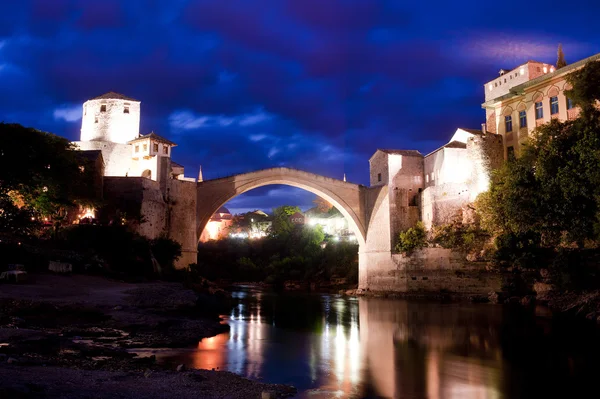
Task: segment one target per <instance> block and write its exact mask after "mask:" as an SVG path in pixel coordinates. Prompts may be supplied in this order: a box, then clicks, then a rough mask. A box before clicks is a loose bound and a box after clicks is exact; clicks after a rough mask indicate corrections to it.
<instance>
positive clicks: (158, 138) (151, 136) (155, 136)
mask: <svg viewBox="0 0 600 399" xmlns="http://www.w3.org/2000/svg"><path fill="white" fill-rule="evenodd" d="M146 139H152V140H155V141H158V142H160V143H165V144H169V145H172V146H176V145H177V144H175V143H174V142H172V141H171V140H167V139H166V138H164V137H161V136H159V135H158V134H156V133H154V132H152V133H150V134H146V135H143V136H140V137H138V138H137V139H133V140H131V141H130V142H129V144H131V143H135V142H136V141H141V140H146Z"/></svg>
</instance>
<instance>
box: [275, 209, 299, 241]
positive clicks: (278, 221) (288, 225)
mask: <svg viewBox="0 0 600 399" xmlns="http://www.w3.org/2000/svg"><path fill="white" fill-rule="evenodd" d="M296 212H302V211H301V210H300V208H299V207H297V206H289V205H284V206H280V207H278V208H275V209H273V225H272V227H271V234H272V235H273V236H275V237H277V236H286V235H289V234H291V233H292V231H294V229H295V228H296V225H295V224H294V223H292V221H291V220H290V216H291V215H293V214H294V213H296Z"/></svg>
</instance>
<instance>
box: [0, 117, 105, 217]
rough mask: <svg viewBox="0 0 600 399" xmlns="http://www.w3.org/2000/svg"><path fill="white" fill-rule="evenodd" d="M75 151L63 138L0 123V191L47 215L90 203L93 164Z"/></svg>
mask: <svg viewBox="0 0 600 399" xmlns="http://www.w3.org/2000/svg"><path fill="white" fill-rule="evenodd" d="M78 154H79V152H78V151H76V150H75V148H74V146H73V145H72V144H71V143H70V142H69V141H68V140H67V139H65V138H62V137H58V136H55V135H53V134H50V133H45V132H41V131H39V130H35V129H31V128H25V127H23V126H21V125H17V124H5V123H0V192H1V193H2V194H3V195H9V196H10V197H11V198H13V200H15V203H16V204H17V205H18V207H25V208H30V209H32V210H33V211H34V212H36V213H38V214H41V215H47V216H56V215H59V214H64V213H65V212H66V209H68V208H70V207H75V206H77V205H94V204H96V203H97V199H96V198H95V193H94V190H93V188H94V184H93V177H94V167H93V164H92V163H91V162H89V161H86V160H85V159H83V158H82V157H80V156H79V155H78Z"/></svg>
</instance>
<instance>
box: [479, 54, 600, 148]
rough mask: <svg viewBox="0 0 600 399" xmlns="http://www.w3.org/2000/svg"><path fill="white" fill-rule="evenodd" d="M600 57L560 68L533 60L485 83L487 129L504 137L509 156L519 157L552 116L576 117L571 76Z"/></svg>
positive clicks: (558, 117) (576, 110)
mask: <svg viewBox="0 0 600 399" xmlns="http://www.w3.org/2000/svg"><path fill="white" fill-rule="evenodd" d="M598 60H600V54H596V55H594V56H591V57H588V58H586V59H583V60H581V61H578V62H575V63H573V64H570V65H567V66H565V67H563V68H560V69H558V70H557V69H556V67H555V66H553V65H549V64H544V63H540V62H535V61H529V62H527V63H525V64H523V65H520V66H518V67H517V68H515V69H512V70H510V71H505V70H501V75H500V76H499V77H498V78H496V79H494V80H492V81H490V82H487V83H486V84H485V85H484V91H485V102H484V103H483V104H482V107H483V108H484V109H485V113H486V125H487V130H488V131H490V132H493V133H498V134H500V135H501V136H502V137H503V139H504V152H505V153H504V156H505V158H507V157H509V156H512V155H513V154H514V155H515V156H518V155H519V153H520V151H521V149H522V145H523V142H524V141H525V140H526V139H527V137H529V135H530V134H531V132H532V131H533V130H534V129H535V128H536V127H538V126H540V125H543V124H544V123H547V122H549V121H550V120H551V119H559V120H561V121H565V120H570V119H575V118H577V116H578V115H579V109H578V108H577V107H573V106H572V104H571V103H570V101H569V100H568V99H567V97H566V95H565V90H569V89H570V86H569V84H568V83H567V80H566V78H567V76H568V75H569V74H570V73H572V72H573V71H576V70H578V69H580V68H582V67H583V66H585V64H586V63H588V62H591V61H598Z"/></svg>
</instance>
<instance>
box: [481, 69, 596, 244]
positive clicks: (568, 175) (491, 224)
mask: <svg viewBox="0 0 600 399" xmlns="http://www.w3.org/2000/svg"><path fill="white" fill-rule="evenodd" d="M569 81H570V82H571V83H572V84H573V89H572V90H571V91H570V93H569V94H568V95H569V96H570V97H571V98H572V99H573V100H574V101H575V100H576V102H577V104H579V105H580V106H581V107H582V114H581V116H580V117H579V118H577V119H576V120H572V121H565V122H560V121H558V120H552V121H551V122H549V123H547V124H545V125H543V126H541V127H539V128H537V129H536V130H535V131H534V132H533V135H532V137H531V139H530V140H529V142H528V143H526V145H525V146H524V148H523V150H522V153H521V156H520V157H519V158H518V159H515V160H513V161H511V162H507V163H505V164H504V165H503V166H502V167H501V168H500V169H499V170H497V171H496V172H495V173H494V175H493V177H492V181H491V185H490V190H489V191H488V192H487V193H483V194H482V195H481V196H480V198H478V200H477V208H478V210H479V211H480V213H481V216H482V225H483V226H484V227H486V228H487V229H488V230H490V231H491V232H492V233H493V234H495V235H496V236H497V237H500V238H501V240H500V241H499V242H500V243H515V242H519V241H521V242H523V241H524V240H526V241H527V242H528V243H529V244H528V246H538V247H544V248H556V247H559V246H568V245H572V244H577V246H578V247H579V248H581V247H583V246H584V244H585V242H586V241H590V240H591V241H596V242H597V241H598V238H599V234H598V233H599V232H600V228H599V226H600V223H599V220H600V218H599V216H600V114H599V112H598V111H597V109H596V108H595V107H594V104H595V103H596V101H597V100H599V99H600V63H598V62H592V63H589V64H588V65H586V66H585V67H584V68H583V69H581V70H580V71H577V72H575V73H574V74H573V76H571V77H569ZM511 237H512V238H511ZM515 239H516V241H515ZM510 245H513V244H510Z"/></svg>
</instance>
